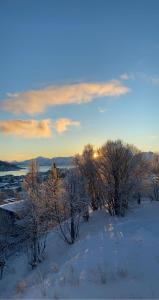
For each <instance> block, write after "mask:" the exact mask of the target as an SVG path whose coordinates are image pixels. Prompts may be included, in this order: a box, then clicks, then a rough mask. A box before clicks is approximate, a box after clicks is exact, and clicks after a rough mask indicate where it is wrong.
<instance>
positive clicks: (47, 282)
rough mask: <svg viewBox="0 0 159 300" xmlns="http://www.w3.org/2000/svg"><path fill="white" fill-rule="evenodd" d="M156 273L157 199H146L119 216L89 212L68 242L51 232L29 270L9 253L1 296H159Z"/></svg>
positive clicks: (23, 261)
mask: <svg viewBox="0 0 159 300" xmlns="http://www.w3.org/2000/svg"><path fill="white" fill-rule="evenodd" d="M158 278H159V203H156V202H148V201H145V202H144V203H142V204H141V206H139V207H138V208H135V209H133V210H131V211H130V212H129V213H128V215H127V216H126V217H124V218H117V217H110V216H109V215H108V214H107V213H106V212H104V211H98V212H95V213H92V215H91V218H90V222H89V223H82V225H81V232H80V238H79V240H78V241H77V242H76V243H75V244H74V245H72V246H69V245H67V244H65V243H64V242H63V241H62V240H61V239H60V238H59V237H58V235H57V233H55V232H52V233H50V234H49V237H48V247H47V255H46V258H45V260H44V261H43V262H42V263H41V264H40V265H39V267H38V268H37V269H35V270H33V271H32V270H30V269H29V267H28V266H27V262H26V258H25V256H24V255H22V254H21V255H20V254H18V255H17V256H15V257H14V258H13V257H12V258H11V259H10V262H9V263H8V267H7V269H6V270H5V274H4V278H3V280H2V281H1V282H0V298H2V299H4V298H7V299H9V298H12V299H13V298H14V299H18V298H20V299H37V298H38V299H39V298H51V299H59V298H80V299H81V298H159V283H158Z"/></svg>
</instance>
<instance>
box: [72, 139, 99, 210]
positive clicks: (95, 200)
mask: <svg viewBox="0 0 159 300" xmlns="http://www.w3.org/2000/svg"><path fill="white" fill-rule="evenodd" d="M74 163H75V166H76V167H78V169H79V170H80V173H81V175H82V176H83V177H84V179H85V182H86V188H87V192H88V195H89V197H90V205H91V207H92V209H93V210H96V209H98V208H99V207H100V206H101V204H102V203H101V201H102V197H101V184H100V174H99V172H98V163H97V160H96V159H95V157H94V150H93V146H92V145H89V144H88V145H86V146H85V148H84V150H83V153H82V155H76V156H75V158H74Z"/></svg>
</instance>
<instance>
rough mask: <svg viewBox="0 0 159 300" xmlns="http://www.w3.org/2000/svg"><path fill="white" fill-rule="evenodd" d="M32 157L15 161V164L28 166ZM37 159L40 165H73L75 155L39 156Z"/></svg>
mask: <svg viewBox="0 0 159 300" xmlns="http://www.w3.org/2000/svg"><path fill="white" fill-rule="evenodd" d="M31 161H32V159H28V160H24V161H21V162H17V161H16V162H14V164H16V165H18V166H28V165H29V164H30V163H31ZM36 161H37V163H38V165H39V166H51V165H52V163H55V164H56V165H57V167H58V166H71V165H72V161H73V157H71V156H69V157H53V158H46V157H41V156H39V157H37V158H36Z"/></svg>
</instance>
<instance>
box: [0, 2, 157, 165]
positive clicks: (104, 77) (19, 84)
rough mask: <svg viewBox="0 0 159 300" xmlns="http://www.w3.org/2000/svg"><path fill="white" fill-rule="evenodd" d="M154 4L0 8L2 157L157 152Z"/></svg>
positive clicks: (42, 4) (28, 4) (40, 4)
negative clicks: (98, 150) (86, 150)
mask: <svg viewBox="0 0 159 300" xmlns="http://www.w3.org/2000/svg"><path fill="white" fill-rule="evenodd" d="M158 11H159V1H158V0H133V1H131V0H80V1H79V0H78V1H77V0H74V1H73V0H72V1H71V0H67V1H65V0H63V1H62V0H57V1H55V0H1V1H0V41H1V47H0V149H1V151H0V159H4V160H12V159H13V160H14V159H19V160H22V159H25V158H30V157H35V156H38V155H44V156H48V157H52V156H61V155H72V154H74V153H77V152H81V150H82V148H83V146H84V145H85V144H87V143H92V144H93V145H95V146H99V145H101V144H102V143H104V142H105V141H106V140H107V139H117V138H121V139H123V140H124V141H126V142H129V143H134V144H135V145H136V146H138V147H139V148H140V149H142V150H146V151H147V150H152V151H158V150H159V122H158V112H159V99H158V98H159V34H158V28H159V18H158Z"/></svg>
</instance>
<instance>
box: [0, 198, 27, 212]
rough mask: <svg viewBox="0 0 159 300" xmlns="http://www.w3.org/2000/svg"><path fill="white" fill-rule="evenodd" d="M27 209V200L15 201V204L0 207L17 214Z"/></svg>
mask: <svg viewBox="0 0 159 300" xmlns="http://www.w3.org/2000/svg"><path fill="white" fill-rule="evenodd" d="M25 208H26V201H25V200H19V201H14V202H10V203H6V204H2V205H0V209H4V210H7V211H11V212H13V213H16V214H19V213H21V212H23V211H24V210H25Z"/></svg>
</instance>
